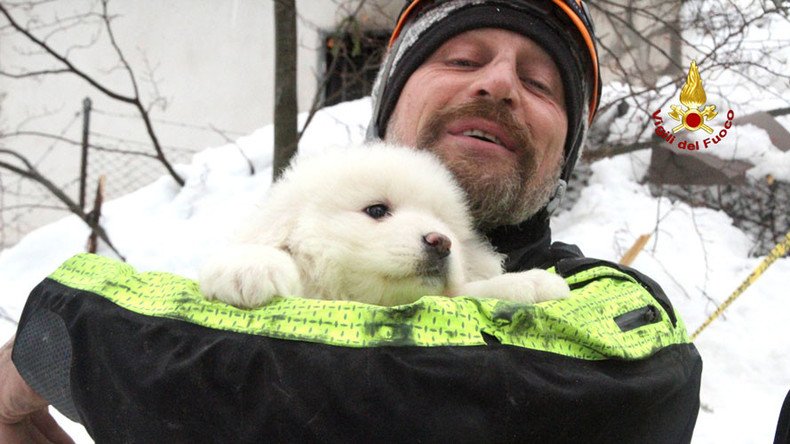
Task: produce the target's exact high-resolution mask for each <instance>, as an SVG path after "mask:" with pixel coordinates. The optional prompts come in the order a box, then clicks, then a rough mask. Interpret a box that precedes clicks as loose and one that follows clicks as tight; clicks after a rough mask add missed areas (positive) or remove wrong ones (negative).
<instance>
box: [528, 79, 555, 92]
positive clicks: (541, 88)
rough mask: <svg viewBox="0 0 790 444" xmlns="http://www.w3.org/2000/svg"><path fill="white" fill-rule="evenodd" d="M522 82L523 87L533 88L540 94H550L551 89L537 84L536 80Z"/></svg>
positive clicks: (541, 83) (540, 83)
mask: <svg viewBox="0 0 790 444" xmlns="http://www.w3.org/2000/svg"><path fill="white" fill-rule="evenodd" d="M522 82H524V84H525V85H527V86H529V87H531V88H535V89H537V90H539V91H540V92H542V93H545V94H551V88H549V87H548V85H546V84H545V83H543V82H539V81H537V80H534V79H530V78H526V79H523V80H522Z"/></svg>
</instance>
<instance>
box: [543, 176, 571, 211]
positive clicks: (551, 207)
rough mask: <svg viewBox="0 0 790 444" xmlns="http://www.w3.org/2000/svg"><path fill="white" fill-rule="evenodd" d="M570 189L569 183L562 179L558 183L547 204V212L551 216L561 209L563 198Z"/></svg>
mask: <svg viewBox="0 0 790 444" xmlns="http://www.w3.org/2000/svg"><path fill="white" fill-rule="evenodd" d="M567 188H568V182H565V181H564V180H562V179H560V180H558V181H557V187H556V188H554V194H552V195H551V198H550V199H549V203H547V204H546V211H547V212H548V213H549V216H551V215H552V214H554V211H556V210H557V208H559V207H560V204H561V203H562V198H563V197H564V196H565V190H566V189H567Z"/></svg>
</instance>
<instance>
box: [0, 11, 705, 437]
mask: <svg viewBox="0 0 790 444" xmlns="http://www.w3.org/2000/svg"><path fill="white" fill-rule="evenodd" d="M592 33H593V31H592V24H591V23H590V21H589V17H588V15H587V13H586V11H585V9H584V6H583V5H582V3H581V2H577V1H575V0H567V1H562V0H552V1H542V2H541V1H536V0H518V1H517V0H510V1H494V0H491V1H483V0H450V1H428V0H423V1H420V0H415V1H411V2H408V3H407V5H406V7H405V8H404V9H403V11H402V13H401V16H400V20H399V22H398V24H397V26H396V29H395V31H394V33H393V37H392V40H391V47H390V51H389V52H388V54H387V57H386V58H385V60H384V63H383V65H382V68H381V71H380V73H379V77H378V80H377V83H376V86H375V87H374V91H373V103H374V106H373V107H374V111H373V118H372V121H371V124H370V127H369V133H368V135H369V137H370V138H383V139H385V140H388V141H393V142H397V143H400V144H405V145H408V146H412V147H416V148H420V149H428V150H431V151H433V152H434V153H436V154H437V155H438V156H439V157H440V158H441V159H442V160H443V161H444V162H445V163H446V164H447V165H448V167H449V168H450V170H451V171H452V172H453V174H454V175H455V176H456V178H457V179H458V181H459V182H460V183H461V185H462V187H463V188H464V190H465V191H466V192H467V194H468V195H469V200H470V204H471V209H472V212H473V215H474V218H475V222H476V225H477V228H478V229H479V230H481V231H482V232H484V233H485V234H486V235H487V237H488V239H489V240H490V241H491V243H492V244H493V245H494V246H495V247H496V248H497V250H498V251H500V252H501V253H504V254H506V255H507V260H506V263H505V266H506V268H507V269H508V270H509V271H515V270H523V269H528V268H534V267H543V268H548V267H551V266H556V267H557V268H558V269H562V270H564V271H566V272H568V273H572V271H573V270H574V269H578V268H584V267H587V268H590V267H591V266H595V265H598V264H599V262H600V261H594V260H587V259H584V258H582V257H581V252H580V251H579V250H578V249H577V248H576V247H574V246H570V245H566V244H562V243H559V242H557V243H553V244H552V243H551V237H550V229H549V216H550V214H551V212H552V211H553V210H554V209H555V208H556V206H557V203H558V201H559V199H561V197H562V194H563V191H564V188H565V184H566V183H567V181H568V180H569V179H570V176H571V172H572V170H573V167H574V165H575V162H576V159H577V157H578V155H579V152H580V149H581V145H582V143H583V140H584V135H585V133H586V129H587V127H588V125H589V123H590V121H591V119H592V116H593V115H594V114H595V110H596V107H597V104H598V97H599V90H600V78H599V75H598V61H597V54H596V50H595V45H594V43H593V42H594V37H593V35H592ZM562 261H564V262H562ZM611 266H612V267H616V266H615V265H613V264H612V265H611ZM618 272H620V273H625V275H628V276H632V277H633V278H634V279H636V280H637V281H638V282H640V283H641V285H642V287H644V288H647V289H648V290H649V291H650V292H651V293H652V294H653V295H654V297H655V298H656V301H657V303H658V304H660V305H662V306H664V308H665V309H666V310H667V312H668V313H669V316H670V317H672V316H674V312H673V311H672V308H671V305H669V303H668V301H666V298H665V296H664V295H663V293H662V292H661V290H660V288H658V286H657V285H655V283H654V282H652V281H651V280H649V279H648V278H646V277H644V276H642V275H640V274H638V273H636V272H634V271H633V270H627V269H620V270H619V271H618ZM640 288H641V287H640ZM511 315H512V314H511ZM673 320H674V318H673ZM648 322H652V321H650V320H648ZM673 322H674V321H673ZM494 342H495V341H494ZM10 345H11V344H10V343H9V344H7V345H6V347H5V348H4V349H3V350H4V354H3V355H2V356H0V371H2V372H4V373H5V374H7V375H8V378H7V379H4V381H9V382H8V383H5V382H4V388H3V390H2V391H0V424H2V423H5V426H0V433H29V434H30V436H40V435H35V434H37V433H41V430H44V431H47V432H46V433H49V434H50V435H49V436H57V437H60V438H62V435H59V434H58V431H57V430H56V429H54V430H55V431H54V432H53V431H52V430H53V425H52V422H51V419H50V420H48V421H43V420H42V419H46V416H45V413H44V412H43V411H42V410H41V409H42V408H43V406H44V404H45V401H44V400H43V399H41V398H40V397H38V395H36V394H35V392H33V391H32V390H31V389H30V388H29V387H27V385H26V384H25V383H24V382H23V381H22V379H21V378H20V377H19V374H18V373H17V372H16V369H15V368H14V367H13V365H12V364H11V362H10V358H9V351H10ZM278 347H279V345H278ZM492 347H494V348H495V349H496V350H498V351H497V352H496V356H497V358H496V359H499V357H502V356H506V355H508V356H506V359H505V361H503V363H500V362H499V361H496V360H495V358H494V357H493V356H494V355H492V354H490V353H488V352H487V351H486V350H485V348H483V349H479V348H476V347H466V348H464V347H462V348H459V349H457V350H455V349H452V350H451V351H450V352H451V355H452V356H451V357H450V358H447V357H446V356H445V355H442V356H441V357H440V358H439V357H437V356H434V355H425V356H426V357H422V356H423V355H422V353H431V352H430V351H424V350H421V349H420V350H416V349H408V350H407V351H406V352H405V353H406V355H397V351H395V352H392V353H395V354H396V356H395V357H390V355H389V353H390V352H391V349H389V348H387V347H385V348H384V349H383V350H371V351H370V352H355V351H348V352H346V351H342V353H347V354H344V355H343V360H342V362H344V363H346V364H347V366H348V367H347V369H346V370H345V371H347V372H348V371H353V370H348V368H352V366H356V365H359V366H360V367H353V368H358V369H359V371H363V372H367V371H370V369H371V368H374V367H373V366H374V365H375V363H376V362H378V361H376V359H379V358H380V357H381V356H384V357H385V358H384V359H385V360H386V362H387V365H388V366H389V365H393V364H394V363H397V362H404V363H405V367H403V368H401V371H403V372H404V374H405V375H406V380H405V381H403V385H402V386H400V387H395V389H397V391H396V392H392V393H391V395H392V396H401V395H404V394H405V398H404V399H405V404H406V405H402V407H404V408H406V407H408V409H405V410H409V409H414V412H415V413H414V415H417V417H419V418H423V419H424V420H425V421H428V418H429V417H430V420H431V421H438V422H439V423H438V424H435V425H432V427H434V428H430V429H428V432H427V433H428V434H427V435H425V436H426V437H427V438H428V439H430V437H431V436H432V435H431V431H433V430H435V431H436V432H435V433H436V434H435V435H433V438H434V439H437V438H438V439H441V438H447V439H449V436H451V435H450V434H455V435H453V436H456V435H457V436H461V437H464V438H462V440H463V439H467V440H474V439H475V438H473V436H478V435H472V434H467V433H478V432H481V428H480V427H478V426H480V425H482V428H486V427H489V426H490V428H492V429H493V428H497V429H499V430H498V431H497V432H496V433H498V434H491V435H483V436H488V439H490V440H494V441H501V440H519V439H520V440H523V439H529V437H531V438H532V439H537V440H541V439H545V437H546V436H553V437H554V438H555V439H556V440H560V441H563V440H576V441H578V437H580V436H583V437H585V440H586V441H588V442H599V441H600V442H606V441H610V442H625V441H629V440H634V439H636V437H639V440H640V441H642V442H661V441H666V440H670V441H688V440H689V439H690V436H691V432H692V430H693V426H694V421H695V419H696V409H697V407H698V390H699V372H700V364H699V357H698V355H696V351H695V350H694V348H693V345H691V344H681V345H680V346H678V347H674V348H671V347H668V349H670V348H671V350H668V351H666V352H664V351H662V352H659V353H656V356H657V357H656V358H651V360H650V361H649V362H648V361H647V360H646V361H644V362H642V361H637V362H635V363H629V362H609V361H603V362H600V363H598V362H578V361H568V362H570V364H568V363H567V362H566V361H565V360H563V359H562V358H558V357H552V356H548V357H547V356H546V355H541V354H534V353H532V352H529V353H527V354H524V351H523V350H516V349H514V348H512V347H509V348H507V347H504V348H496V347H497V346H496V344H493V343H492ZM437 349H438V347H437ZM462 349H463V350H462ZM288 350H289V356H290V357H291V359H295V357H297V356H302V354H300V353H296V352H293V349H291V348H289V349H288ZM335 351H337V350H336V349H335V350H334V351H333V353H334V352H335ZM324 352H326V350H323V349H321V350H320V353H324ZM379 352H380V353H379ZM271 353H274V352H271ZM327 353H329V352H327ZM359 353H364V354H363V355H362V357H361V358H360V355H359ZM478 353H481V354H478ZM317 354H319V352H316V351H313V350H312V349H311V351H310V352H309V353H307V352H306V353H305V355H311V356H314V355H317ZM511 354H512V356H510V355H511ZM407 355H408V356H416V358H415V359H417V361H416V362H417V363H418V364H416V365H415V364H412V363H410V362H411V361H408V360H407V359H408V358H407V357H406V356H407ZM271 356H275V354H272V355H271ZM333 356H336V355H333ZM428 356H430V357H428ZM443 359H451V360H449V361H445V360H443ZM458 359H465V361H463V362H465V363H466V364H460V363H459V361H458ZM544 359H547V360H548V361H547V362H548V364H546V365H548V367H547V369H543V368H542V367H541V370H538V373H537V374H531V375H530V376H528V377H524V378H522V379H519V382H517V383H515V382H511V381H510V380H501V379H500V378H499V377H497V376H495V375H496V374H498V373H496V372H499V371H501V372H503V374H505V375H518V374H519V373H518V372H519V371H521V370H522V369H525V368H527V369H528V368H529V367H531V366H533V365H534V361H535V360H544ZM447 362H450V363H451V365H452V363H455V364H456V365H455V367H463V366H464V365H466V366H469V367H468V371H460V372H456V370H458V368H451V369H449V370H447V369H446V368H445V367H442V365H444V364H443V363H447ZM483 362H485V365H483V364H482V363H483ZM428 363H432V364H428ZM437 363H438V364H437ZM281 364H284V362H283V363H281ZM426 365H427V366H428V367H430V366H431V365H433V366H436V365H439V367H438V368H435V369H431V368H428V372H427V374H430V375H433V376H431V378H433V377H434V376H436V375H439V378H438V381H441V383H443V384H449V385H450V386H449V387H447V388H446V389H441V390H440V391H441V393H439V398H437V401H436V404H435V408H434V404H431V402H433V401H430V402H427V403H426V402H425V400H421V399H419V398H418V397H416V396H414V395H412V394H411V392H409V390H415V393H422V391H425V390H427V391H428V392H430V393H433V391H434V390H436V389H435V388H430V387H428V385H426V384H424V383H423V379H419V378H417V377H420V378H421V377H423V376H425V373H419V374H418V375H417V376H414V377H413V376H412V374H411V373H408V372H410V371H412V370H414V369H415V368H417V369H419V368H422V367H425V366H426ZM481 365H482V367H481ZM388 366H385V367H384V369H385V370H387V371H389V369H390V367H388ZM399 368H400V367H399ZM392 371H394V370H392ZM277 372H278V375H281V370H280V369H279V368H278V369H277ZM444 372H447V374H445V373H444ZM470 372H471V373H470ZM475 372H478V373H475ZM341 373H342V372H341ZM645 375H647V377H645ZM316 377H319V375H316ZM469 377H472V378H473V380H472V381H471V382H470V381H468V380H467V379H466V378H469ZM279 378H282V376H279ZM533 379H535V380H538V381H537V386H535V387H532V388H531V389H529V390H527V389H526V388H525V387H526V385H525V386H521V385H522V384H527V385H529V384H534V383H535V381H533ZM426 380H428V381H434V382H435V381H437V379H430V378H429V379H426ZM540 380H545V381H546V382H545V383H544V382H541V381H540ZM278 381H279V382H278V383H277V386H276V387H275V389H276V391H275V392H269V393H270V396H274V395H278V394H279V393H281V392H282V393H286V394H288V397H287V398H286V399H288V400H292V399H300V397H299V396H297V395H295V394H293V393H290V392H289V391H288V390H287V387H285V386H281V385H280V384H286V383H287V381H286V380H284V379H278ZM333 381H334V383H336V384H340V383H341V382H340V381H339V380H338V379H333ZM341 381H342V380H341ZM566 381H568V382H566ZM304 383H305V381H302V382H301V384H304ZM421 383H423V385H422V386H420V384H421ZM461 383H469V384H470V385H469V386H466V387H467V388H469V389H470V390H476V388H478V387H481V388H484V387H486V386H487V385H488V384H490V385H492V386H494V387H496V389H495V390H494V393H492V392H491V391H488V392H486V394H479V395H475V396H481V397H483V398H484V399H480V400H479V401H475V403H474V406H475V407H474V408H471V410H470V409H465V408H461V410H460V411H461V412H463V415H464V416H463V418H464V419H463V420H461V421H460V422H454V421H453V420H450V421H447V420H446V419H447V418H458V419H459V420H460V417H458V416H457V412H456V411H455V410H453V409H454V408H456V407H457V406H455V405H454V404H453V403H454V402H455V401H452V400H453V399H456V398H457V397H459V396H460V398H458V399H459V401H458V402H460V403H463V402H464V401H465V399H464V398H463V396H461V395H463V393H461V392H463V391H462V390H457V387H458V384H461ZM568 383H572V384H578V385H579V387H575V386H573V387H571V386H566V384H568ZM371 384H372V380H370V379H366V380H365V382H364V384H361V385H362V387H360V384H356V386H355V385H354V384H352V385H351V386H350V388H349V390H351V391H353V390H357V389H358V388H359V389H360V390H364V389H365V388H366V387H367V386H368V385H371ZM511 384H515V385H511ZM642 384H644V385H645V388H643V389H640V388H639V387H640V385H642ZM296 387H297V388H296V389H298V387H299V384H297V385H296ZM392 387H393V386H392V385H388V386H386V387H385V388H383V390H390V389H392ZM470 387H471V388H470ZM544 388H545V389H546V391H545V393H544V391H543V390H544ZM294 389H295V388H294V387H291V390H294ZM377 390H382V388H380V387H379V388H374V389H371V390H369V391H365V392H363V393H362V394H361V397H360V398H359V399H360V400H362V401H361V402H367V401H368V400H369V399H370V397H371V396H377V395H378V394H379V393H380V392H379V391H377ZM497 390H502V391H503V392H502V394H503V395H504V394H505V393H507V396H508V397H512V396H517V397H519V399H520V400H516V398H507V397H505V398H503V397H502V396H499V395H497V393H495V392H496V391H497ZM530 390H534V391H530ZM535 393H540V395H535ZM264 398H265V396H264ZM609 398H611V400H610V399H609ZM503 399H505V400H506V399H511V402H510V403H507V402H506V403H504V404H502V402H503ZM289 402H290V401H289ZM420 402H422V404H420ZM631 402H632V405H629V403H631ZM611 403H614V404H616V405H615V406H614V411H615V414H616V415H618V417H617V418H616V419H613V418H612V417H611V415H609V414H607V413H606V412H605V411H604V412H603V413H602V411H601V410H602V409H604V410H605V409H606V408H609V407H611V406H610V405H609V404H611ZM395 404H396V406H395V407H392V406H386V411H388V412H389V413H390V415H396V414H397V415H400V414H403V415H406V417H407V418H408V417H409V416H408V413H404V412H403V410H404V409H399V408H397V406H398V405H401V404H398V403H397V402H395ZM411 404H414V405H411ZM423 404H425V405H423ZM668 405H671V406H672V408H668ZM484 406H490V407H484ZM573 406H576V407H575V410H573V411H568V409H572V408H573ZM310 407H312V406H307V407H303V408H310ZM382 407H384V406H382ZM461 407H464V406H463V405H461ZM294 408H295V407H294ZM420 408H424V409H425V412H430V413H423V411H422V410H419V409H420ZM352 409H353V406H352ZM500 409H502V410H501V412H503V413H501V415H503V416H497V415H500ZM651 409H652V410H654V411H651ZM330 410H331V409H330ZM646 411H647V412H650V413H649V414H650V415H652V416H650V417H648V418H646V419H644V420H642V419H641V418H640V417H639V414H642V413H643V412H646ZM32 412H35V413H32ZM310 412H311V415H312V414H313V413H315V415H316V416H311V415H308V418H310V421H311V422H312V421H313V419H315V418H322V417H323V416H326V415H330V416H331V414H332V413H331V412H330V413H326V411H325V410H321V409H318V410H317V411H315V412H313V411H312V410H310ZM504 412H507V413H504ZM634 412H637V413H636V414H634ZM31 413H32V414H31ZM341 413H342V412H341ZM374 413H375V412H371V414H374ZM420 415H422V416H420ZM425 415H428V416H425ZM467 415H468V416H467ZM491 415H494V416H495V417H491ZM521 415H524V417H523V419H520V417H521ZM535 415H537V416H535ZM541 415H542V416H541ZM528 417H529V418H530V419H529V420H527V418H528ZM437 418H445V421H444V422H442V421H440V420H438V419H437ZM560 418H565V419H564V420H566V421H569V425H568V426H564V425H561V424H563V423H561V422H558V420H560ZM388 419H392V417H389V418H381V421H382V423H381V424H382V427H389V428H390V429H391V430H389V431H388V432H387V433H389V434H388V435H385V436H390V437H392V436H405V435H403V433H406V432H408V431H409V430H407V429H403V428H398V427H397V426H392V424H389V423H388V422H387V420H388ZM20 420H21V421H20ZM356 420H359V417H356ZM529 421H533V422H529ZM601 421H606V422H607V423H601ZM429 422H430V421H429ZM412 424H413V423H412ZM525 424H527V425H528V426H527V427H526V429H525V430H521V432H519V433H521V434H518V433H515V432H514V433H515V434H509V430H511V428H513V430H515V428H519V427H522V428H523V427H524V425H525ZM558 424H560V425H558ZM422 425H423V426H424V425H425V424H422ZM2 427H5V428H2ZM440 430H444V432H440ZM415 433H416V431H415ZM483 433H487V432H485V431H483ZM492 433H493V432H492ZM524 433H526V434H524ZM558 433H565V435H563V436H564V438H563V437H561V436H559V435H558ZM0 436H3V435H2V434H0ZM8 436H11V435H8ZM333 436H335V437H337V435H333ZM363 436H368V437H369V438H370V437H371V436H372V435H363ZM440 437H441V438H440ZM519 437H520V438H519ZM541 437H543V438H541ZM573 437H576V438H573ZM326 439H330V438H326ZM413 439H420V438H419V437H413Z"/></svg>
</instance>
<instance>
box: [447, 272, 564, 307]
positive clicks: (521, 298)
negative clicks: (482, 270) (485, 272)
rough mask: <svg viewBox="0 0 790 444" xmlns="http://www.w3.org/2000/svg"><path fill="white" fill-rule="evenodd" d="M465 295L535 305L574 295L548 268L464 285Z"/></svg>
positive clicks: (503, 275)
mask: <svg viewBox="0 0 790 444" xmlns="http://www.w3.org/2000/svg"><path fill="white" fill-rule="evenodd" d="M458 293H459V294H461V295H467V296H475V297H482V298H496V299H503V300H506V301H513V302H520V303H525V304H534V303H536V302H543V301H549V300H552V299H562V298H566V297H568V296H570V293H571V290H570V288H569V287H568V284H567V283H566V282H565V280H564V279H563V278H561V277H560V276H558V275H556V274H554V273H549V272H548V271H546V270H540V269H536V270H528V271H521V272H518V273H506V274H501V275H499V276H494V277H492V278H490V279H486V280H482V281H475V282H468V283H466V284H464V285H463V286H462V288H461V291H459V292H458Z"/></svg>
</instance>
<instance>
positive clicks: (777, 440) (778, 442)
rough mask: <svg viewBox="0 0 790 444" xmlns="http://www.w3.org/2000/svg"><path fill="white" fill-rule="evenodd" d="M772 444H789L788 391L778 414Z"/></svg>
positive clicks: (789, 407)
mask: <svg viewBox="0 0 790 444" xmlns="http://www.w3.org/2000/svg"><path fill="white" fill-rule="evenodd" d="M774 444H790V391H788V392H787V396H785V402H784V403H783V404H782V410H781V411H780V412H779V422H778V423H777V424H776V434H775V435H774Z"/></svg>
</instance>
